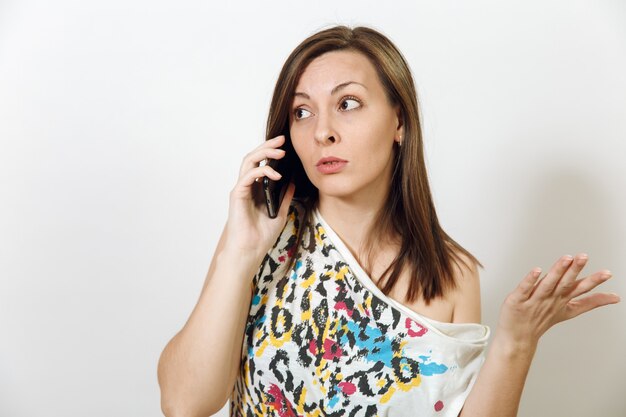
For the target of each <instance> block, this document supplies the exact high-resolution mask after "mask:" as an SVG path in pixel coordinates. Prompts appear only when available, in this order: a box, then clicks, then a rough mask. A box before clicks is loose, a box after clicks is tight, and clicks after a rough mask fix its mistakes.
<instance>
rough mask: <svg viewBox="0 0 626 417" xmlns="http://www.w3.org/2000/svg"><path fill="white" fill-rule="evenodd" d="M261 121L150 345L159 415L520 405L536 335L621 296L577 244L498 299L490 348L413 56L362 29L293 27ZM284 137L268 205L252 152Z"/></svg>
mask: <svg viewBox="0 0 626 417" xmlns="http://www.w3.org/2000/svg"><path fill="white" fill-rule="evenodd" d="M267 130H268V131H267V138H268V140H267V141H266V142H265V143H263V144H262V145H261V146H259V147H257V148H256V149H254V150H253V151H252V152H250V153H249V154H248V155H246V157H245V158H244V160H243V163H242V166H241V169H240V174H239V179H238V182H237V184H236V185H235V187H234V188H233V190H232V192H231V194H230V207H229V217H228V221H227V222H226V226H225V229H224V231H223V233H222V236H221V238H220V241H219V244H218V246H217V249H216V253H215V255H214V258H213V261H212V263H211V266H210V268H209V272H208V275H207V278H206V281H205V284H204V287H203V289H202V293H201V295H200V299H199V301H198V303H197V305H196V307H195V309H194V311H193V312H192V314H191V316H190V318H189V320H188V322H187V323H186V324H185V326H184V327H183V329H182V330H181V331H180V332H179V333H178V334H177V335H176V336H175V337H174V338H173V339H172V340H171V341H170V343H169V344H168V345H167V346H166V348H165V349H164V351H163V354H162V356H161V359H160V362H159V383H160V385H161V393H162V408H163V411H164V413H165V414H166V415H167V416H205V415H210V414H213V413H215V412H217V411H218V410H219V409H220V408H221V407H222V406H223V405H224V404H225V402H226V401H227V400H228V398H229V397H230V398H231V415H236V416H247V415H276V416H292V415H293V416H296V415H298V416H300V415H307V416H308V415H312V416H313V415H337V416H344V415H345V416H374V415H393V416H397V415H409V414H411V415H421V416H422V415H424V416H430V415H433V416H435V415H437V416H457V415H461V416H464V417H467V416H480V417H488V416H497V417H506V416H515V415H516V413H517V408H518V405H519V401H520V397H521V393H522V389H523V385H524V381H525V378H526V374H527V372H528V369H529V367H530V363H531V361H532V357H533V355H534V352H535V349H536V347H537V343H538V341H539V338H540V337H541V335H542V334H543V333H545V331H546V330H548V329H549V328H550V327H551V326H552V325H554V324H556V323H558V322H561V321H564V320H568V319H570V318H573V317H575V316H577V315H579V314H581V313H584V312H586V311H589V310H591V309H593V308H595V307H599V306H603V305H607V304H611V303H616V302H618V301H619V297H617V296H616V295H614V294H605V293H595V294H592V295H587V296H584V297H579V296H581V295H583V294H586V293H587V292H589V291H590V290H592V289H593V288H595V287H596V286H597V285H599V284H600V283H602V282H604V281H606V280H607V279H608V278H610V273H609V272H608V271H604V270H603V271H599V272H597V273H595V274H593V275H590V276H588V277H586V278H583V279H577V276H578V274H579V273H580V271H581V270H582V268H583V267H584V265H585V263H586V261H587V257H586V255H584V254H579V255H577V256H576V257H571V256H564V257H562V258H560V259H559V260H558V261H557V262H556V263H555V264H554V265H553V267H552V268H551V269H550V270H549V271H548V273H547V274H546V275H545V276H544V277H543V278H542V279H539V275H540V270H539V269H538V268H536V269H534V270H532V271H531V272H530V273H529V274H528V275H527V276H526V277H525V278H524V279H523V280H522V281H521V283H520V284H519V286H518V287H517V288H516V289H515V290H514V291H513V292H512V293H511V294H510V295H509V296H508V297H507V299H506V300H505V302H504V304H503V306H502V309H501V315H500V320H499V323H498V326H497V329H496V332H495V336H494V338H493V340H492V344H491V348H490V349H489V353H488V355H486V358H484V350H485V345H486V341H487V339H488V336H489V330H488V329H487V328H486V327H485V326H482V325H480V324H479V322H480V289H479V279H478V272H477V267H478V266H479V265H480V264H479V263H478V261H477V260H476V259H475V258H474V257H473V256H472V255H471V254H470V253H468V252H467V251H466V250H465V249H463V248H462V247H461V246H460V245H459V244H457V243H456V242H455V241H454V240H452V239H451V238H450V237H449V236H448V235H447V234H446V233H445V232H444V231H443V230H442V229H441V227H440V226H439V223H438V220H437V216H436V214H435V210H434V205H433V202H432V198H431V195H430V191H429V186H428V180H427V174H426V171H425V164H424V159H423V151H422V139H421V131H420V130H421V129H420V121H419V115H418V107H417V100H416V92H415V88H414V85H413V80H412V77H411V74H410V70H409V68H408V65H407V64H406V62H405V60H404V58H403V57H402V55H401V54H400V52H399V51H398V50H397V49H396V47H395V46H394V45H393V44H392V43H391V42H390V41H389V40H388V39H387V38H386V37H384V36H383V35H382V34H380V33H378V32H376V31H374V30H372V29H369V28H365V27H357V28H354V29H349V28H347V27H344V26H338V27H334V28H331V29H327V30H324V31H321V32H319V33H317V34H315V35H313V36H311V37H309V38H308V39H306V40H305V41H303V42H302V43H301V44H300V45H299V46H298V47H297V48H296V49H295V50H294V51H293V52H292V54H291V55H290V56H289V58H288V59H287V61H286V63H285V65H284V67H283V69H282V71H281V74H280V76H279V78H278V81H277V84H276V88H275V91H274V96H273V99H272V103H271V108H270V112H269V118H268V126H267ZM281 147H282V148H284V150H283V149H280V148H281ZM288 152H295V154H296V155H297V157H298V158H297V159H298V161H299V163H298V164H297V166H296V168H294V172H293V175H294V181H293V183H291V184H290V185H289V186H288V187H287V190H286V193H285V196H284V199H283V201H282V204H281V206H280V209H279V212H278V216H277V217H276V218H274V219H272V218H269V217H268V215H267V214H266V208H265V207H264V205H263V204H262V203H259V200H260V199H259V198H258V197H257V195H258V194H259V188H260V184H259V182H258V181H257V180H258V179H259V178H261V177H264V176H266V177H268V178H270V179H273V180H278V179H279V178H280V176H281V175H280V174H279V173H278V172H276V171H275V170H273V169H272V168H271V167H270V166H269V165H267V164H262V163H261V162H262V161H265V160H267V159H277V160H279V159H282V158H284V157H285V155H286V153H288ZM294 195H295V197H294ZM259 265H260V266H259ZM250 288H252V291H250ZM483 362H484V363H483Z"/></svg>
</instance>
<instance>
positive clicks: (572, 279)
mask: <svg viewBox="0 0 626 417" xmlns="http://www.w3.org/2000/svg"><path fill="white" fill-rule="evenodd" d="M588 259H589V256H588V255H587V254H586V253H579V254H578V255H576V256H575V257H574V259H573V260H572V263H571V264H570V266H569V268H568V269H567V271H565V274H563V277H562V278H561V280H560V281H559V282H558V284H557V286H556V289H557V292H558V293H560V294H568V293H569V292H571V291H572V289H573V288H574V287H575V286H576V278H577V277H578V274H580V271H582V269H583V268H584V267H585V265H586V264H587V260H588Z"/></svg>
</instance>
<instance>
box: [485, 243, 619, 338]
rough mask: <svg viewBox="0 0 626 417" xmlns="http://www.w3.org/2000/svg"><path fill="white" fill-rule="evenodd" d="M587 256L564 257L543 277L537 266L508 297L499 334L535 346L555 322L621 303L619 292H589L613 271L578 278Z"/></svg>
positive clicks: (605, 279) (501, 313) (582, 254)
mask: <svg viewBox="0 0 626 417" xmlns="http://www.w3.org/2000/svg"><path fill="white" fill-rule="evenodd" d="M587 259H588V257H587V255H586V254H584V253H581V254H578V255H576V256H575V257H572V256H563V257H561V258H560V259H559V260H558V261H557V262H556V263H555V264H554V265H553V266H552V268H550V271H549V272H548V273H547V274H546V275H545V276H544V277H543V278H541V279H539V275H540V274H541V270H540V269H539V268H535V269H533V270H532V271H531V272H530V273H529V274H528V275H527V276H526V277H525V278H524V279H523V280H522V281H521V282H520V284H519V285H518V286H517V288H516V289H515V290H514V291H513V292H512V293H510V294H509V295H508V297H507V298H506V299H505V301H504V304H503V305H502V309H501V311H500V320H499V322H498V328H497V334H499V336H500V337H505V338H506V339H507V340H508V342H509V343H513V344H514V345H515V346H517V347H520V346H528V347H529V348H531V349H532V348H534V347H536V346H537V343H538V342H539V338H540V337H541V336H542V335H543V334H544V333H545V332H546V331H547V330H548V329H549V328H550V327H552V326H554V325H555V324H557V323H560V322H562V321H566V320H569V319H572V318H574V317H576V316H578V315H580V314H583V313H586V312H588V311H590V310H593V309H594V308H597V307H602V306H605V305H608V304H614V303H617V302H619V301H620V297H619V296H618V295H617V294H612V293H593V294H587V293H588V292H589V291H591V290H593V289H594V288H595V287H597V286H598V285H600V284H602V283H603V282H605V281H607V280H608V279H609V278H611V273H610V272H609V271H607V270H601V271H598V272H596V273H594V274H592V275H589V276H587V277H584V278H581V279H578V275H579V274H580V272H581V271H582V269H583V268H584V266H585V264H586V263H587ZM585 294H587V295H585Z"/></svg>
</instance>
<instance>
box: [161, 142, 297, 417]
mask: <svg viewBox="0 0 626 417" xmlns="http://www.w3.org/2000/svg"><path fill="white" fill-rule="evenodd" d="M283 141H284V136H279V137H277V138H274V139H271V140H268V141H266V142H265V143H263V144H262V145H260V146H259V147H258V148H257V149H255V150H254V151H253V152H251V153H249V154H248V155H247V156H246V157H245V158H244V161H243V163H242V166H241V170H240V173H239V179H238V181H237V184H236V186H235V188H234V189H233V190H232V191H231V193H230V204H229V213H228V221H227V222H226V226H225V228H224V231H223V233H222V236H221V237H220V241H219V243H218V245H217V248H216V250H215V254H214V256H213V260H212V261H211V265H210V267H209V271H208V273H207V276H206V280H205V283H204V286H203V288H202V292H201V294H200V297H199V299H198V302H197V304H196V306H195V308H194V310H193V311H192V313H191V316H190V317H189V319H188V320H187V323H186V324H185V326H184V327H183V328H182V330H181V331H180V332H178V333H177V334H176V335H175V336H174V337H173V338H172V340H171V341H170V342H169V343H168V344H167V346H166V347H165V349H164V350H163V353H162V354H161V357H160V359H159V364H158V380H159V385H160V388H161V408H162V410H163V413H164V414H165V415H166V416H167V417H206V416H208V415H211V414H214V413H216V412H217V411H218V410H219V409H221V408H222V406H223V405H224V404H225V403H226V401H227V400H228V397H229V396H230V394H231V392H232V390H233V386H234V383H235V380H236V377H237V372H238V368H239V362H240V360H241V348H242V346H241V344H242V341H243V334H244V329H245V324H246V318H247V316H248V312H249V308H250V298H251V291H250V290H251V283H252V278H253V277H254V275H255V274H256V272H257V269H258V268H259V265H260V263H261V261H262V259H263V257H264V256H265V254H266V253H267V251H268V250H269V249H270V248H271V246H272V244H274V242H275V241H276V239H277V237H278V236H279V234H280V231H281V230H282V229H283V227H284V225H285V222H286V219H287V213H288V210H289V205H290V203H291V199H292V197H293V194H294V191H295V187H294V185H293V184H290V185H289V187H288V189H287V192H286V193H285V197H284V199H283V202H282V204H281V207H280V210H279V212H278V215H277V216H276V218H275V219H270V218H269V217H268V216H267V213H266V211H265V206H264V205H263V203H262V202H261V204H258V203H257V201H258V200H257V199H255V197H254V193H255V190H257V189H258V187H259V186H260V184H258V183H257V182H256V181H255V178H259V177H263V176H268V177H270V178H273V179H277V178H278V174H277V173H276V171H274V170H273V169H272V168H271V167H270V166H268V165H266V166H259V161H261V160H263V159H265V158H276V159H278V158H281V157H282V156H283V155H284V151H281V150H277V149H275V148H276V147H278V146H280V145H281V144H282V143H283Z"/></svg>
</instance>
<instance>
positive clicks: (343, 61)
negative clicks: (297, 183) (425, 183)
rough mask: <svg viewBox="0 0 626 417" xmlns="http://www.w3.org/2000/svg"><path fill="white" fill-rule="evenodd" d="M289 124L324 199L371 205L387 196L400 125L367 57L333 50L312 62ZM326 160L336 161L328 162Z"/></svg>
mask: <svg viewBox="0 0 626 417" xmlns="http://www.w3.org/2000/svg"><path fill="white" fill-rule="evenodd" d="M289 125H290V133H291V140H292V143H293V146H294V149H295V151H296V153H297V154H298V156H299V157H300V160H301V161H302V165H303V167H304V170H305V171H306V174H307V176H308V177H309V179H310V180H311V182H312V183H313V185H315V187H317V189H318V190H319V194H320V199H322V198H325V197H336V198H341V199H347V200H350V201H351V202H368V203H372V202H373V201H374V200H372V199H379V198H380V199H385V198H386V197H387V192H388V190H389V186H390V183H391V175H392V171H393V162H394V155H393V153H394V149H393V147H394V140H396V141H397V140H398V138H400V137H401V136H402V127H401V123H400V116H399V109H394V107H392V106H391V104H390V103H389V102H388V100H387V97H386V95H385V90H384V88H383V85H382V84H381V82H380V80H379V79H378V74H377V73H376V70H375V68H374V66H373V65H372V64H371V63H370V61H369V60H368V59H367V58H366V57H365V55H363V54H361V53H359V52H354V51H333V52H328V53H325V54H323V55H321V56H319V57H318V58H316V59H315V60H313V61H312V62H311V63H310V64H309V65H308V66H307V67H306V69H305V71H304V73H303V74H302V76H301V77H300V79H299V80H298V83H297V86H296V90H295V94H294V100H293V104H292V107H291V116H290V121H289ZM328 158H331V159H334V160H335V161H336V162H331V163H324V160H326V161H329V159H328ZM379 201H380V200H379Z"/></svg>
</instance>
